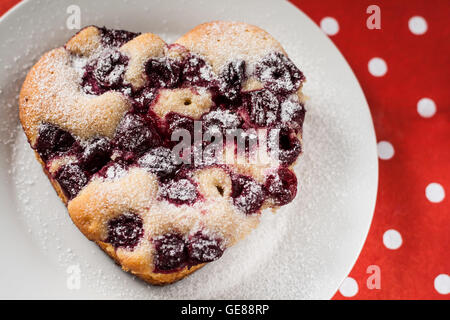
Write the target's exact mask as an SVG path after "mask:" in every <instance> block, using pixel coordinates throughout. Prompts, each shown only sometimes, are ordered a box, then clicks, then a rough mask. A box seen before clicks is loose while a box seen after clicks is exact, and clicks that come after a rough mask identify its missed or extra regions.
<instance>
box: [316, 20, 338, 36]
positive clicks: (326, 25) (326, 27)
mask: <svg viewBox="0 0 450 320" xmlns="http://www.w3.org/2000/svg"><path fill="white" fill-rule="evenodd" d="M320 28H322V30H323V32H325V33H326V34H327V35H329V36H334V35H335V34H336V33H338V32H339V23H338V22H337V20H336V19H335V18H331V17H325V18H323V19H322V20H321V21H320Z"/></svg>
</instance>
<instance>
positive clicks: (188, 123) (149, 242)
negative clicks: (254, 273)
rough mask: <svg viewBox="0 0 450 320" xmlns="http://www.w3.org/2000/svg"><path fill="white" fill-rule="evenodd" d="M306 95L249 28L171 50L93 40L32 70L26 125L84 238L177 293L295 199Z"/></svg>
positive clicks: (129, 35) (24, 96)
mask: <svg viewBox="0 0 450 320" xmlns="http://www.w3.org/2000/svg"><path fill="white" fill-rule="evenodd" d="M303 82H304V76H303V74H302V72H301V71H300V70H299V69H298V68H297V67H296V66H295V65H294V64H293V63H292V61H291V60H290V59H289V58H288V56H287V54H286V52H285V51H284V50H283V48H282V46H281V45H280V44H279V43H278V41H276V40H275V39H274V38H273V37H272V36H271V35H269V34H268V33H267V32H265V31H263V30H261V29H260V28H258V27H255V26H252V25H248V24H245V23H240V22H223V21H217V22H211V23H205V24H202V25H199V26H197V27H195V28H194V29H193V30H191V31H189V32H188V33H187V34H185V35H184V36H182V37H181V38H180V39H179V40H177V41H176V42H175V43H174V44H170V45H168V44H166V43H165V42H164V41H163V40H162V39H161V38H159V37H158V36H157V35H155V34H152V33H143V34H138V33H133V32H128V31H123V30H111V29H106V28H98V27H95V26H89V27H86V28H84V29H82V30H81V31H79V32H78V33H77V34H76V35H75V36H73V37H72V38H71V39H70V40H69V41H68V42H67V43H66V44H65V46H64V47H60V48H57V49H54V50H52V51H50V52H48V53H46V54H45V55H44V56H43V57H42V58H41V59H40V60H39V61H38V62H37V63H36V65H34V67H33V68H32V69H31V70H30V72H29V73H28V75H27V77H26V80H25V82H24V84H23V86H22V90H21V93H20V121H21V123H22V126H23V129H24V131H25V133H26V136H27V138H28V141H29V143H30V145H31V147H32V148H33V149H34V151H35V154H36V158H37V159H38V161H39V162H40V163H41V164H42V167H43V169H44V171H45V173H46V174H47V176H48V178H49V179H50V181H51V183H52V184H53V187H54V188H55V190H56V192H57V194H58V195H59V197H60V198H61V199H62V201H63V202H64V204H65V205H66V206H67V208H68V211H69V214H70V217H71V218H72V220H73V222H74V223H75V225H76V226H77V227H78V228H79V230H80V231H81V232H82V233H83V234H84V235H85V236H86V237H87V238H88V239H89V240H92V241H95V242H96V243H97V244H98V245H99V246H100V247H101V248H102V249H103V250H104V251H105V252H106V253H108V254H109V255H110V256H111V257H112V258H113V259H114V260H115V261H116V262H117V263H118V264H120V265H121V266H122V268H123V269H124V270H126V271H129V272H131V273H133V274H135V275H137V276H138V277H140V278H142V279H144V280H146V281H147V282H149V283H152V284H166V283H171V282H174V281H176V280H178V279H181V278H183V277H185V276H186V275H188V274H190V273H192V272H193V271H195V270H197V269H198V268H200V267H202V266H203V265H204V264H205V263H208V262H211V261H214V260H217V259H218V258H220V257H221V256H222V254H223V252H224V250H225V249H227V248H229V247H230V246H232V245H233V244H235V243H236V242H238V241H239V240H241V239H243V238H244V237H245V236H247V235H248V234H249V233H250V232H251V231H252V230H253V229H255V228H256V227H257V226H258V223H259V219H260V215H261V210H263V209H266V208H272V209H273V210H275V209H277V208H278V207H280V206H283V205H286V204H287V203H289V202H290V201H292V200H293V199H294V197H295V196H296V193H297V178H296V175H295V174H294V172H293V171H292V166H293V164H294V163H295V162H296V160H297V158H298V156H299V155H300V153H301V151H302V145H301V135H302V125H303V120H304V116H305V109H304V101H303V100H304V99H303V95H302V93H301V87H302V84H303ZM230 137H231V138H230ZM255 254H257V253H255Z"/></svg>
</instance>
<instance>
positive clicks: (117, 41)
mask: <svg viewBox="0 0 450 320" xmlns="http://www.w3.org/2000/svg"><path fill="white" fill-rule="evenodd" d="M100 31H101V35H102V43H103V45H106V46H112V47H121V46H122V45H124V44H125V43H127V42H128V41H130V40H132V39H134V38H135V37H137V36H138V35H139V34H140V33H135V32H130V31H125V30H114V29H107V28H105V27H103V28H100Z"/></svg>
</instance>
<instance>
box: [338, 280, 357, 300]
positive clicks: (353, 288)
mask: <svg viewBox="0 0 450 320" xmlns="http://www.w3.org/2000/svg"><path fill="white" fill-rule="evenodd" d="M339 292H340V293H341V294H342V295H343V296H344V297H353V296H354V295H356V294H357V293H358V283H357V282H356V280H355V279H353V278H351V277H347V278H345V280H344V281H343V282H342V284H341V286H340V287H339Z"/></svg>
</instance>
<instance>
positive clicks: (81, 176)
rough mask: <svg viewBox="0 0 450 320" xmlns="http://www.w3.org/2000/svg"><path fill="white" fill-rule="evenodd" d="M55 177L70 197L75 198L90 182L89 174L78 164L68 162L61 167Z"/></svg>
mask: <svg viewBox="0 0 450 320" xmlns="http://www.w3.org/2000/svg"><path fill="white" fill-rule="evenodd" d="M55 179H56V181H58V183H59V185H60V186H61V189H62V190H63V192H64V194H65V195H66V196H67V197H68V198H69V199H73V198H74V197H75V196H76V195H77V194H78V193H79V192H80V191H81V189H82V188H83V187H84V186H85V185H86V184H87V183H88V176H87V175H86V173H85V172H84V171H83V170H82V169H81V168H80V166H78V165H76V164H67V165H64V166H62V167H61V168H59V170H58V171H57V172H56V174H55Z"/></svg>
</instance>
